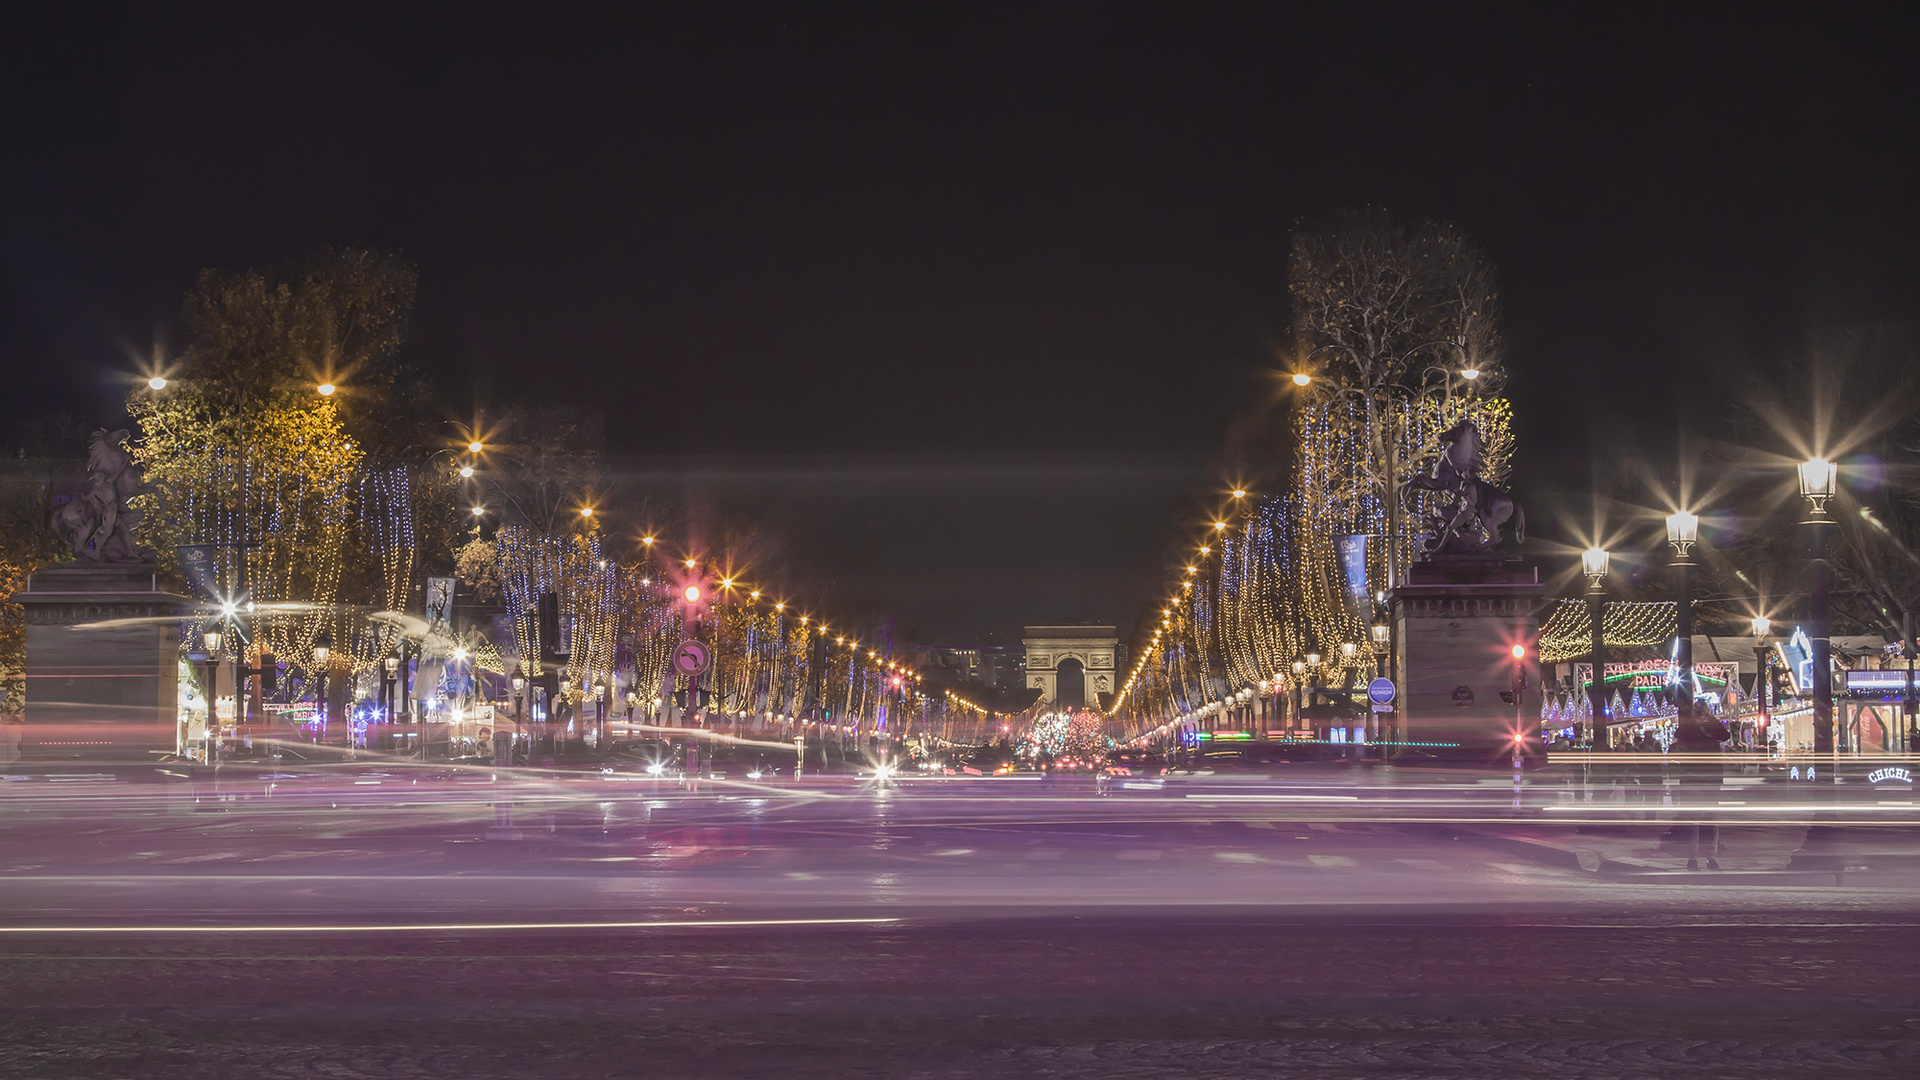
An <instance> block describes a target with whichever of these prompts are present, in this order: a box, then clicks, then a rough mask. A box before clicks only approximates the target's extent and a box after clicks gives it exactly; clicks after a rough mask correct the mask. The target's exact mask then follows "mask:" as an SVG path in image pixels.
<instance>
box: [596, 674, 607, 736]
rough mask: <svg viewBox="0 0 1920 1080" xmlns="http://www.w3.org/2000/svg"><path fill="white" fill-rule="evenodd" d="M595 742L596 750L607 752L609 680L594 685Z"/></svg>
mask: <svg viewBox="0 0 1920 1080" xmlns="http://www.w3.org/2000/svg"><path fill="white" fill-rule="evenodd" d="M593 710H594V717H593V741H594V749H596V750H598V751H600V752H601V753H602V754H604V753H606V752H607V680H605V679H598V680H595V682H594V684H593Z"/></svg>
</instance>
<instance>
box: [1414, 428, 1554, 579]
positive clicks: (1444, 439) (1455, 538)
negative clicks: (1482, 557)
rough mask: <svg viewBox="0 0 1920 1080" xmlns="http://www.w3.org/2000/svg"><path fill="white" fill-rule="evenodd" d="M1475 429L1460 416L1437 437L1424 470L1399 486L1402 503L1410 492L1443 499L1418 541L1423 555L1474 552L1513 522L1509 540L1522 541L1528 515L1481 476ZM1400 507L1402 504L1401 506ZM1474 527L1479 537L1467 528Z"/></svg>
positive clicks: (1489, 544) (1490, 543)
mask: <svg viewBox="0 0 1920 1080" xmlns="http://www.w3.org/2000/svg"><path fill="white" fill-rule="evenodd" d="M1480 465H1481V461H1480V429H1479V428H1477V427H1475V426H1474V424H1473V421H1471V420H1462V421H1460V422H1459V423H1457V424H1455V425H1454V426H1453V427H1451V428H1449V429H1447V431H1446V433H1445V434H1443V435H1441V436H1440V453H1439V456H1437V457H1436V458H1434V461H1433V467H1432V468H1431V469H1429V470H1428V471H1427V472H1426V473H1424V474H1422V475H1419V476H1415V477H1413V478H1412V479H1410V480H1408V481H1407V483H1406V485H1405V486H1404V487H1402V488H1401V499H1402V502H1403V504H1404V502H1405V500H1406V498H1407V496H1408V495H1410V494H1411V493H1412V492H1415V491H1431V492H1435V493H1437V494H1439V495H1441V496H1444V497H1446V499H1445V501H1443V502H1442V503H1441V504H1440V505H1439V506H1438V507H1436V508H1434V509H1433V510H1432V511H1430V512H1429V514H1428V515H1427V528H1426V530H1425V531H1424V532H1423V533H1422V535H1421V537H1420V540H1419V551H1420V554H1422V555H1440V554H1474V553H1479V552H1484V551H1487V550H1489V549H1491V548H1494V547H1497V546H1499V544H1500V541H1501V539H1502V536H1501V528H1502V526H1504V525H1505V524H1506V523H1507V522H1508V521H1509V520H1511V521H1512V522H1513V542H1514V543H1515V544H1520V543H1524V542H1525V541H1526V539H1527V516H1526V514H1525V513H1524V512H1523V511H1522V510H1521V509H1520V504H1518V503H1516V502H1514V501H1513V497H1512V496H1511V495H1509V494H1507V493H1506V492H1505V491H1503V490H1501V489H1500V488H1498V487H1495V486H1494V485H1493V484H1490V483H1488V482H1487V481H1486V480H1484V479H1482V478H1481V477H1480ZM1403 508H1404V507H1403ZM1474 524H1478V525H1479V527H1480V528H1479V535H1477V536H1476V535H1474V534H1473V533H1471V532H1469V531H1468V529H1469V526H1472V525H1474Z"/></svg>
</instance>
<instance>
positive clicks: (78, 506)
mask: <svg viewBox="0 0 1920 1080" xmlns="http://www.w3.org/2000/svg"><path fill="white" fill-rule="evenodd" d="M127 435H128V432H127V431H126V430H124V429H122V430H120V431H115V432H111V433H109V432H108V431H107V429H105V428H96V429H94V432H93V434H92V435H91V436H89V437H88V439H87V486H86V487H85V488H84V489H82V490H81V491H80V492H79V493H78V494H76V495H74V496H72V497H71V498H69V499H68V500H67V501H66V502H65V503H63V504H61V506H60V508H59V509H58V510H55V511H54V514H53V528H54V532H55V533H56V534H58V535H59V537H60V538H61V539H62V540H65V541H66V542H67V543H68V544H69V545H71V546H72V547H73V553H74V554H75V555H78V556H80V557H81V558H84V559H89V560H92V561H94V562H105V563H128V562H138V561H139V560H140V558H141V556H142V554H143V551H142V549H141V548H140V547H139V546H138V545H136V544H135V543H134V540H133V530H134V528H135V527H137V526H138V525H139V524H140V520H141V518H142V516H143V515H142V513H141V511H139V510H137V509H135V508H133V507H132V506H129V505H128V500H130V499H132V498H133V497H134V496H135V495H140V494H144V493H145V492H147V491H150V490H152V488H151V487H150V486H149V485H147V484H143V483H141V481H140V475H139V473H137V472H136V471H134V468H133V458H132V456H131V455H129V454H128V453H127V451H126V448H125V447H123V446H122V445H121V444H122V443H124V442H125V441H126V439H127Z"/></svg>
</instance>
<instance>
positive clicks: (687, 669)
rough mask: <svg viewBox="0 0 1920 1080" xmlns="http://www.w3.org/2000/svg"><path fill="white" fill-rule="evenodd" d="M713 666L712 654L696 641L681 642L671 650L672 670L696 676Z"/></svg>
mask: <svg viewBox="0 0 1920 1080" xmlns="http://www.w3.org/2000/svg"><path fill="white" fill-rule="evenodd" d="M712 666H713V654H712V653H710V652H708V651H707V647H706V646H705V645H702V644H701V643H700V642H698V641H683V642H681V643H680V644H679V645H678V646H676V647H675V648H674V650H673V670H675V671H677V672H679V673H680V674H682V675H698V674H700V673H701V672H704V671H706V670H707V669H708V668H710V667H712Z"/></svg>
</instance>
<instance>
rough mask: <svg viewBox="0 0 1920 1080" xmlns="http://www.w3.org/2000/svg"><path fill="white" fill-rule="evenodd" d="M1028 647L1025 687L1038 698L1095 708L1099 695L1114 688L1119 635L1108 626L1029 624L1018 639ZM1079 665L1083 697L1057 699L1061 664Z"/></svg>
mask: <svg viewBox="0 0 1920 1080" xmlns="http://www.w3.org/2000/svg"><path fill="white" fill-rule="evenodd" d="M1020 643H1021V644H1022V645H1025V646H1026V647H1027V686H1028V687H1029V688H1036V687H1037V688H1038V689H1039V690H1040V700H1041V701H1043V702H1049V703H1052V704H1056V705H1059V706H1061V707H1062V708H1098V707H1099V705H1100V695H1101V694H1111V693H1113V691H1114V687H1115V683H1114V679H1115V677H1116V676H1115V672H1114V662H1113V660H1114V652H1115V651H1116V649H1118V647H1119V645H1120V638H1119V636H1118V635H1117V634H1115V633H1114V628H1113V627H1111V626H1029V627H1027V633H1026V636H1025V637H1023V638H1022V639H1021V640H1020ZM1062 664H1067V665H1068V667H1069V669H1070V668H1071V667H1072V666H1073V664H1078V665H1079V666H1080V669H1081V670H1082V671H1083V672H1084V673H1085V675H1084V678H1083V680H1082V688H1083V689H1082V700H1079V701H1061V700H1060V666H1061V665H1062Z"/></svg>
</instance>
